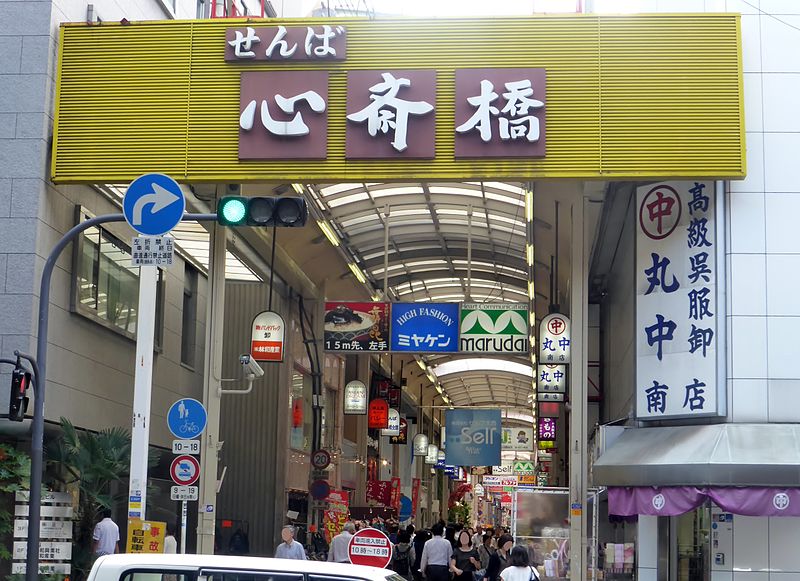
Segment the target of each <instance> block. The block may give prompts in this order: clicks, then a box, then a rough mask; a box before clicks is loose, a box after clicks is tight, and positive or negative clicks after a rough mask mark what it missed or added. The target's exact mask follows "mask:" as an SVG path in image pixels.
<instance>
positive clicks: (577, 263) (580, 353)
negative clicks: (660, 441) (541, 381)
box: [567, 193, 589, 581]
mask: <svg viewBox="0 0 800 581" xmlns="http://www.w3.org/2000/svg"><path fill="white" fill-rule="evenodd" d="M585 205H586V198H585V197H584V196H583V193H581V194H580V195H579V196H577V197H576V199H575V201H574V202H573V205H572V255H571V257H570V259H571V260H570V261H571V267H572V273H571V278H572V284H571V287H570V288H571V293H570V295H571V296H570V302H571V304H570V313H569V314H570V318H571V320H572V356H571V361H572V364H571V365H570V374H569V375H570V386H569V392H570V398H569V400H570V404H571V406H572V408H571V411H570V433H569V434H568V435H567V437H568V442H569V503H570V521H569V522H570V530H569V544H570V550H569V553H570V561H569V563H570V576H571V578H572V579H574V580H575V581H579V580H581V579H585V578H586V532H585V523H586V520H585V518H584V511H585V510H586V481H587V473H586V460H587V457H586V436H587V434H586V432H587V427H586V416H587V410H586V407H587V404H586V383H587V380H588V363H587V359H586V357H587V350H586V344H587V337H588V317H589V308H588V305H587V298H588V276H587V275H586V272H587V270H586V268H587V265H586V264H585V263H586V248H585V246H586V242H585V234H584V216H585V213H586V210H585Z"/></svg>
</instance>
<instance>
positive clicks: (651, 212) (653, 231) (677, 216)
mask: <svg viewBox="0 0 800 581" xmlns="http://www.w3.org/2000/svg"><path fill="white" fill-rule="evenodd" d="M682 210H683V209H682V206H681V198H680V196H679V195H678V192H676V191H675V189H674V188H671V187H670V186H664V185H661V186H656V187H654V188H653V189H652V190H650V191H649V192H647V194H646V195H645V197H644V199H643V200H642V205H641V206H639V227H640V228H641V229H642V232H644V235H645V236H647V237H648V238H650V239H652V240H663V239H664V238H666V237H667V236H669V235H670V234H672V233H673V232H674V231H675V228H677V227H678V223H679V222H680V221H681V212H682Z"/></svg>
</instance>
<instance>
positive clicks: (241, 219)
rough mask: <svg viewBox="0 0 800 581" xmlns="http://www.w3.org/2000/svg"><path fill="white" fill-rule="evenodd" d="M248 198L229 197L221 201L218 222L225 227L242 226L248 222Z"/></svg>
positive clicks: (218, 207)
mask: <svg viewBox="0 0 800 581" xmlns="http://www.w3.org/2000/svg"><path fill="white" fill-rule="evenodd" d="M247 210H248V203H247V198H243V197H241V196H227V197H224V198H222V199H221V200H220V201H219V204H218V206H217V220H218V221H219V223H220V224H222V225H223V226H241V225H243V224H244V223H245V222H246V221H247Z"/></svg>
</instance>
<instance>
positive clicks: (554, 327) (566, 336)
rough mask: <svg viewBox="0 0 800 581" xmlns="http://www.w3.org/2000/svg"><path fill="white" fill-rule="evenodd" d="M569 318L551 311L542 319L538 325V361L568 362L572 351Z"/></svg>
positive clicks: (551, 362)
mask: <svg viewBox="0 0 800 581" xmlns="http://www.w3.org/2000/svg"><path fill="white" fill-rule="evenodd" d="M570 327H571V325H570V322H569V318H567V317H566V316H565V315H562V314H561V313H553V314H551V315H547V316H546V317H545V318H544V319H542V323H541V326H540V327H539V361H541V362H542V363H550V364H558V363H561V364H563V363H569V362H570V361H569V359H570V354H571V352H572V346H571V343H572V332H571V329H570Z"/></svg>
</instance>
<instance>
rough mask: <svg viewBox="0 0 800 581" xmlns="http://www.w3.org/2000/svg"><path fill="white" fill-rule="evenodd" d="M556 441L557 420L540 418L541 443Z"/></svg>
mask: <svg viewBox="0 0 800 581" xmlns="http://www.w3.org/2000/svg"><path fill="white" fill-rule="evenodd" d="M555 439H556V419H555V418H541V417H540V418H539V441H543V440H555Z"/></svg>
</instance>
